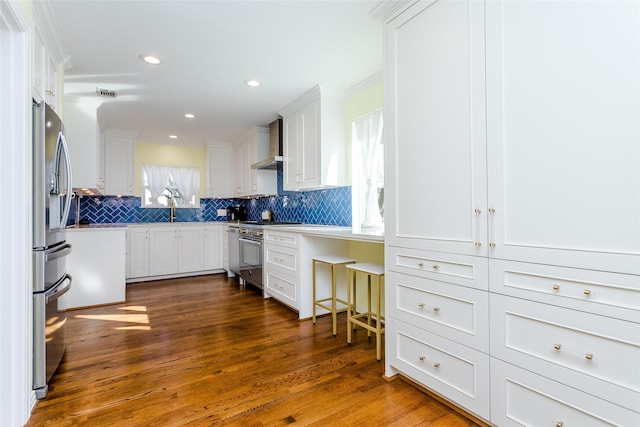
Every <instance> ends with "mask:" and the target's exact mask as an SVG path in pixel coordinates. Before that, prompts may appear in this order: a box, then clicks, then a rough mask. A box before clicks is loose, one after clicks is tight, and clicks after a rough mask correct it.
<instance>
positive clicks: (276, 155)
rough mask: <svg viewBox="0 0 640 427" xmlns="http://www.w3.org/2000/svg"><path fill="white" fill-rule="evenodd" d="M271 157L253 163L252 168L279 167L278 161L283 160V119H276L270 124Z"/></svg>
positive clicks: (273, 168) (271, 168) (272, 168)
mask: <svg viewBox="0 0 640 427" xmlns="http://www.w3.org/2000/svg"><path fill="white" fill-rule="evenodd" d="M269 147H270V149H269V158H267V159H264V160H261V161H259V162H256V163H254V164H252V165H251V169H270V170H275V169H277V168H278V162H282V119H277V120H274V121H273V122H272V123H271V124H270V125H269Z"/></svg>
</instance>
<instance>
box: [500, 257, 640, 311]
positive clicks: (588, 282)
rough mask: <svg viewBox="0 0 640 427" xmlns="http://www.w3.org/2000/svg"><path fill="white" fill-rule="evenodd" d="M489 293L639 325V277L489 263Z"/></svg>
mask: <svg viewBox="0 0 640 427" xmlns="http://www.w3.org/2000/svg"><path fill="white" fill-rule="evenodd" d="M489 278H490V284H489V287H490V289H491V291H493V292H497V293H501V294H506V295H512V296H516V297H521V298H526V299H532V300H536V301H539V302H544V303H547V304H553V305H558V306H563V307H568V308H574V309H576V310H582V311H587V312H589V313H594V314H601V315H604V316H609V317H616V318H619V319H623V320H629V321H632V322H640V276H633V275H628V274H615V273H607V272H601V271H588V270H578V269H574V268H566V267H555V266H549V265H540V264H529V263H523V262H515V261H504V260H498V259H491V260H490V261H489Z"/></svg>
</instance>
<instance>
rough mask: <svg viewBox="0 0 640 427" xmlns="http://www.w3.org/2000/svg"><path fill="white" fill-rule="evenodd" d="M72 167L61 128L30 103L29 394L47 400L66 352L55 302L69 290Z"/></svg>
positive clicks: (49, 114) (47, 109)
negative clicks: (30, 292)
mask: <svg viewBox="0 0 640 427" xmlns="http://www.w3.org/2000/svg"><path fill="white" fill-rule="evenodd" d="M71 199H72V191H71V161H70V157H69V149H68V147H67V143H66V141H65V137H64V125H63V124H62V121H61V120H60V118H59V117H58V116H57V114H56V113H55V112H54V111H53V110H52V109H51V108H50V107H49V106H48V105H47V104H46V103H44V102H42V103H36V102H34V103H33V389H34V390H35V394H36V398H38V399H42V398H44V397H45V396H46V394H47V390H48V385H47V384H48V382H49V380H50V379H51V376H52V375H53V373H54V372H55V371H56V369H57V368H58V365H59V364H60V362H61V360H62V357H63V356H64V352H65V350H66V345H67V343H66V339H67V337H66V322H67V316H66V313H65V312H64V311H59V310H58V298H59V297H60V296H62V295H63V294H65V293H66V292H68V291H69V289H71V276H69V274H67V271H66V257H67V255H69V254H70V253H71V245H70V244H68V243H67V242H66V231H65V228H66V226H67V219H68V217H69V209H70V207H71Z"/></svg>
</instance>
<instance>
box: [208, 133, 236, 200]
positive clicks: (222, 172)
mask: <svg viewBox="0 0 640 427" xmlns="http://www.w3.org/2000/svg"><path fill="white" fill-rule="evenodd" d="M208 151H209V153H208V155H209V179H208V186H209V191H208V195H209V197H214V198H231V197H233V189H232V188H233V185H232V180H233V178H234V176H235V175H233V162H232V160H233V149H232V147H231V146H227V145H212V144H210V145H209V148H208Z"/></svg>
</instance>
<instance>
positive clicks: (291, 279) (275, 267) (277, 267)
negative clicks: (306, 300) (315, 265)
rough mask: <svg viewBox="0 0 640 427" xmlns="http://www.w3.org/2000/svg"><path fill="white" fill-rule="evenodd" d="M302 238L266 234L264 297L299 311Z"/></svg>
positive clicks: (271, 233) (287, 234) (293, 235)
mask: <svg viewBox="0 0 640 427" xmlns="http://www.w3.org/2000/svg"><path fill="white" fill-rule="evenodd" d="M300 239H301V236H300V234H297V233H286V232H280V231H271V230H267V231H265V233H264V254H263V258H264V260H263V261H264V262H263V265H264V267H263V279H264V282H265V283H264V293H265V295H268V296H271V297H273V298H275V299H277V300H278V301H280V302H282V303H283V304H286V305H287V306H289V307H291V308H293V309H294V310H296V311H299V310H300V296H299V293H300V282H301V280H300Z"/></svg>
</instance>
